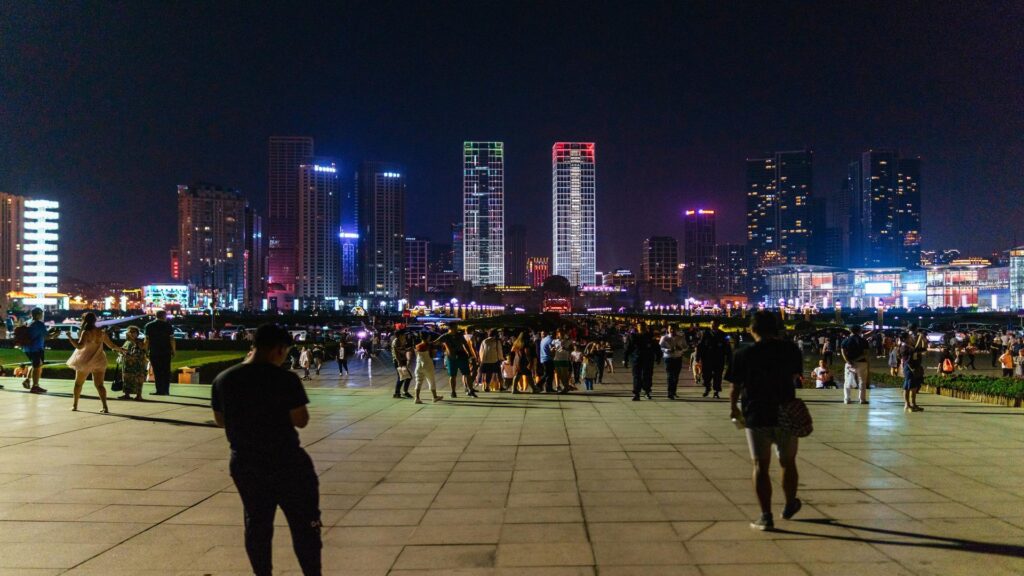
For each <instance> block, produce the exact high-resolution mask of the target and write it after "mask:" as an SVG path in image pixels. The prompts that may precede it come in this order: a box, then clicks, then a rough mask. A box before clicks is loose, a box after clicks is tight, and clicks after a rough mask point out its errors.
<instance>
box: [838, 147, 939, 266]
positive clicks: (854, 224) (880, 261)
mask: <svg viewBox="0 0 1024 576" xmlns="http://www.w3.org/2000/svg"><path fill="white" fill-rule="evenodd" d="M847 182H848V184H847V189H848V193H849V195H850V198H851V200H850V202H851V217H850V222H851V226H850V228H851V240H850V243H851V254H852V258H851V260H852V262H851V265H852V266H856V267H886V266H898V267H908V268H916V267H918V266H920V259H921V189H920V183H921V161H920V160H919V159H917V158H900V155H899V152H897V151H896V150H870V151H868V152H865V153H863V154H862V155H861V157H860V160H859V161H857V162H853V163H852V164H850V171H849V177H848V179H847Z"/></svg>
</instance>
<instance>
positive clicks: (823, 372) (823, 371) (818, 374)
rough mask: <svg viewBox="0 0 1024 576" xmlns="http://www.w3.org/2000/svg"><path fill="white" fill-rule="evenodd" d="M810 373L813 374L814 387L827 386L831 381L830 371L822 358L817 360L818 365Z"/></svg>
mask: <svg viewBox="0 0 1024 576" xmlns="http://www.w3.org/2000/svg"><path fill="white" fill-rule="evenodd" d="M811 374H813V375H814V387H815V388H827V387H828V385H829V383H830V382H832V373H831V372H830V371H829V369H828V366H827V365H826V363H825V361H824V360H819V361H818V367H817V368H815V369H814V370H813V371H812V372H811Z"/></svg>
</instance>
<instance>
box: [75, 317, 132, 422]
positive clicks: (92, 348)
mask: <svg viewBox="0 0 1024 576" xmlns="http://www.w3.org/2000/svg"><path fill="white" fill-rule="evenodd" d="M68 341H69V342H71V345H72V346H74V347H75V351H74V352H72V353H71V357H70V358H68V361H67V365H68V366H70V367H71V368H74V370H75V388H74V403H73V404H72V405H71V410H72V411H74V412H77V411H78V400H79V398H81V396H82V386H83V385H84V384H85V379H86V378H88V377H89V376H90V375H91V376H92V383H93V386H95V387H96V392H97V393H99V395H100V403H102V404H103V409H102V410H100V412H101V413H102V414H109V413H110V410H109V409H107V389H106V388H105V387H104V386H103V376H104V375H105V374H106V371H107V355H106V353H105V352H104V351H103V347H104V346H106V347H108V348H110V349H111V350H116V351H118V352H121V353H123V352H124V349H123V348H121V347H119V346H117V345H116V344H114V343H113V342H111V341H110V336H107V333H106V332H105V331H103V330H102V329H101V328H97V327H96V314H94V313H92V312H86V313H85V314H84V315H83V316H82V327H81V332H79V335H78V341H75V340H74V339H73V338H71V336H70V335H69V336H68Z"/></svg>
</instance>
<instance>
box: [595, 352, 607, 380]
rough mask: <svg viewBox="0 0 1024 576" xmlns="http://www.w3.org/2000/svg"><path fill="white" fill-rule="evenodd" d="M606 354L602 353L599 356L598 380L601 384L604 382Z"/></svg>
mask: <svg viewBox="0 0 1024 576" xmlns="http://www.w3.org/2000/svg"><path fill="white" fill-rule="evenodd" d="M607 363H608V361H607V360H606V356H605V355H604V354H601V355H600V356H598V357H597V382H598V384H600V383H601V382H604V365H605V364H607Z"/></svg>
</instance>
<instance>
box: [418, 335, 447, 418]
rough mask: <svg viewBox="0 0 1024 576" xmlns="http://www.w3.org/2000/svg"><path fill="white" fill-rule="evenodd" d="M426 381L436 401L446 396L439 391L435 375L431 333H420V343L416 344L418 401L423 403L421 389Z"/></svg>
mask: <svg viewBox="0 0 1024 576" xmlns="http://www.w3.org/2000/svg"><path fill="white" fill-rule="evenodd" d="M424 383H426V385H427V388H428V389H429V390H430V393H431V395H433V397H434V402H440V401H441V400H442V399H443V398H444V396H441V395H440V394H438V393H437V379H436V378H435V377H434V347H433V346H432V345H431V344H430V334H429V333H428V332H423V333H421V334H420V343H419V344H417V345H416V390H415V392H416V403H417V404H423V401H422V400H420V389H421V388H423V384H424Z"/></svg>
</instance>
